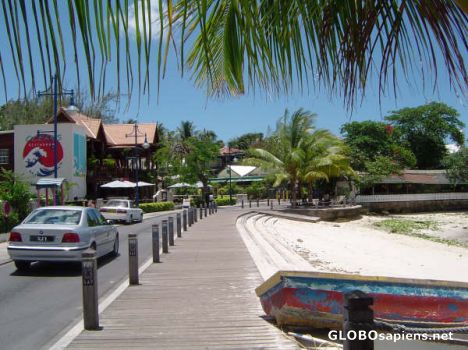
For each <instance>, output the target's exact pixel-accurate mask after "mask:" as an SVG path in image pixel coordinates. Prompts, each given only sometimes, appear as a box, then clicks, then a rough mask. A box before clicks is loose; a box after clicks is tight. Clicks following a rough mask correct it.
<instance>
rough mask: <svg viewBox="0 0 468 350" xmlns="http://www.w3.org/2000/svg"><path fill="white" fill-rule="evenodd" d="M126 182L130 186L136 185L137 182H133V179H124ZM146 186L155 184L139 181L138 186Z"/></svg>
mask: <svg viewBox="0 0 468 350" xmlns="http://www.w3.org/2000/svg"><path fill="white" fill-rule="evenodd" d="M124 182H125V183H126V184H128V185H129V187H136V182H131V181H124ZM144 186H154V184H150V183H149V182H144V181H138V187H144Z"/></svg>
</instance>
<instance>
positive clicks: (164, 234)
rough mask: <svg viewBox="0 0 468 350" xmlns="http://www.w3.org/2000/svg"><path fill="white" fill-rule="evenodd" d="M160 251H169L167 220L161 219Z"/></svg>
mask: <svg viewBox="0 0 468 350" xmlns="http://www.w3.org/2000/svg"><path fill="white" fill-rule="evenodd" d="M162 251H163V253H169V239H168V235H167V220H163V221H162Z"/></svg>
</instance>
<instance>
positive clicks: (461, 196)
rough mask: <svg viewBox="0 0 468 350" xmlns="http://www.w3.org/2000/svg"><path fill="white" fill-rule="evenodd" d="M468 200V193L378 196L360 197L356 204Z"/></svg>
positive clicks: (357, 197) (357, 198)
mask: <svg viewBox="0 0 468 350" xmlns="http://www.w3.org/2000/svg"><path fill="white" fill-rule="evenodd" d="M465 199H466V200H468V193H464V192H460V193H456V192H449V193H419V194H378V195H368V196H365V195H358V196H356V203H379V202H412V201H438V200H465Z"/></svg>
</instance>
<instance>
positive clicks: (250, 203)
mask: <svg viewBox="0 0 468 350" xmlns="http://www.w3.org/2000/svg"><path fill="white" fill-rule="evenodd" d="M249 208H252V200H251V199H249Z"/></svg>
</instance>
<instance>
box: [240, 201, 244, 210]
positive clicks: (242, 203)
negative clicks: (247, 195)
mask: <svg viewBox="0 0 468 350" xmlns="http://www.w3.org/2000/svg"><path fill="white" fill-rule="evenodd" d="M241 206H242V209H244V200H242V201H241Z"/></svg>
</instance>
